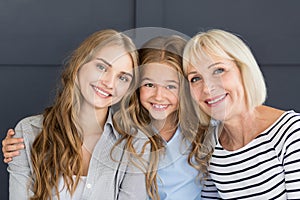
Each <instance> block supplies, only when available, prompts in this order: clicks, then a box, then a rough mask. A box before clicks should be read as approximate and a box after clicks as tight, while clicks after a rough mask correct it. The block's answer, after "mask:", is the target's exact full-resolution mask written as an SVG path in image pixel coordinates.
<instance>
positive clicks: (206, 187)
mask: <svg viewBox="0 0 300 200" xmlns="http://www.w3.org/2000/svg"><path fill="white" fill-rule="evenodd" d="M201 199H221V197H220V196H219V193H218V189H217V187H216V186H215V184H214V182H213V180H212V179H211V178H210V176H209V177H207V179H206V180H204V181H203V187H202V191H201Z"/></svg>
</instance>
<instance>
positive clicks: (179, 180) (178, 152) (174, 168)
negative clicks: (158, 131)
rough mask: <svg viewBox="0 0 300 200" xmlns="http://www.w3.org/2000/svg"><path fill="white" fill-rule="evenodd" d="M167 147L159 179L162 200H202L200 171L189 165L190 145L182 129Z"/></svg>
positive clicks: (161, 161)
mask: <svg viewBox="0 0 300 200" xmlns="http://www.w3.org/2000/svg"><path fill="white" fill-rule="evenodd" d="M165 145H166V152H165V154H164V155H162V157H161V160H160V163H159V169H158V179H157V182H158V192H159V195H160V198H161V200H177V199H178V200H182V199H188V200H196V199H197V200H198V199H201V189H202V186H201V184H200V181H199V179H197V175H198V171H197V170H196V169H195V168H193V167H192V166H191V165H189V164H188V161H187V159H188V154H189V151H190V144H189V143H187V142H183V136H182V134H181V133H180V128H178V129H177V130H176V132H175V134H174V136H173V137H172V138H171V140H169V141H168V142H166V144H165Z"/></svg>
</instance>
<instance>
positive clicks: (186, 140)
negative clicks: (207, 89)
mask: <svg viewBox="0 0 300 200" xmlns="http://www.w3.org/2000/svg"><path fill="white" fill-rule="evenodd" d="M185 43H186V42H185V40H183V39H182V38H180V37H178V36H171V37H157V38H154V39H152V40H150V41H149V42H147V43H146V44H144V45H143V47H142V48H141V49H140V50H139V56H140V62H141V66H140V67H139V71H140V76H141V77H140V78H141V79H140V88H139V89H138V90H137V91H136V93H135V94H134V95H133V96H131V97H128V100H127V103H128V106H127V107H128V108H129V109H128V112H126V117H125V118H127V120H128V121H131V122H130V123H132V124H135V125H136V126H137V127H138V129H139V130H141V131H142V132H143V133H144V134H146V135H147V137H148V138H149V140H150V141H151V153H152V154H151V162H150V169H149V170H150V172H151V173H149V174H148V177H147V181H148V183H147V185H148V186H149V185H150V184H152V187H150V190H152V191H151V192H152V193H155V194H156V196H151V198H152V199H155V198H160V199H162V200H164V199H200V193H201V184H200V178H201V177H200V170H201V169H202V168H203V167H205V166H206V163H202V161H201V159H198V160H196V159H195V158H196V157H198V158H201V151H200V149H201V142H202V140H203V135H202V132H201V129H200V128H199V127H198V123H197V119H196V115H195V113H194V111H193V109H192V106H191V101H190V98H189V89H188V87H187V86H188V85H187V83H186V80H185V78H184V77H183V71H182V68H181V66H182V65H181V63H182V56H181V55H182V52H183V48H184V45H185ZM124 102H126V101H124ZM156 187H158V190H156ZM148 189H149V187H148ZM149 193H150V192H149Z"/></svg>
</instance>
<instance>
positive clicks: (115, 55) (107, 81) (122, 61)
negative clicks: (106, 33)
mask: <svg viewBox="0 0 300 200" xmlns="http://www.w3.org/2000/svg"><path fill="white" fill-rule="evenodd" d="M132 78H133V62H132V59H131V57H130V55H129V54H128V53H127V52H126V51H125V50H124V49H123V48H120V47H118V46H108V47H104V48H102V49H101V50H100V51H98V52H97V53H96V54H95V57H94V58H93V59H92V60H91V61H90V62H88V63H86V64H84V65H83V66H82V67H81V68H80V70H79V71H78V76H77V80H78V85H79V89H80V91H81V94H82V96H83V102H82V104H83V105H92V107H95V108H107V107H108V106H111V105H113V104H115V103H117V102H118V101H120V99H121V98H122V97H123V96H124V94H125V93H126V91H127V89H128V88H129V85H130V83H131V80H132Z"/></svg>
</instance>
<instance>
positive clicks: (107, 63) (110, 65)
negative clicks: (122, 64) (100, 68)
mask: <svg viewBox="0 0 300 200" xmlns="http://www.w3.org/2000/svg"><path fill="white" fill-rule="evenodd" d="M96 60H101V61H102V62H104V63H105V64H106V65H108V66H109V67H112V64H110V63H109V62H107V61H106V60H104V59H103V58H96Z"/></svg>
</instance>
